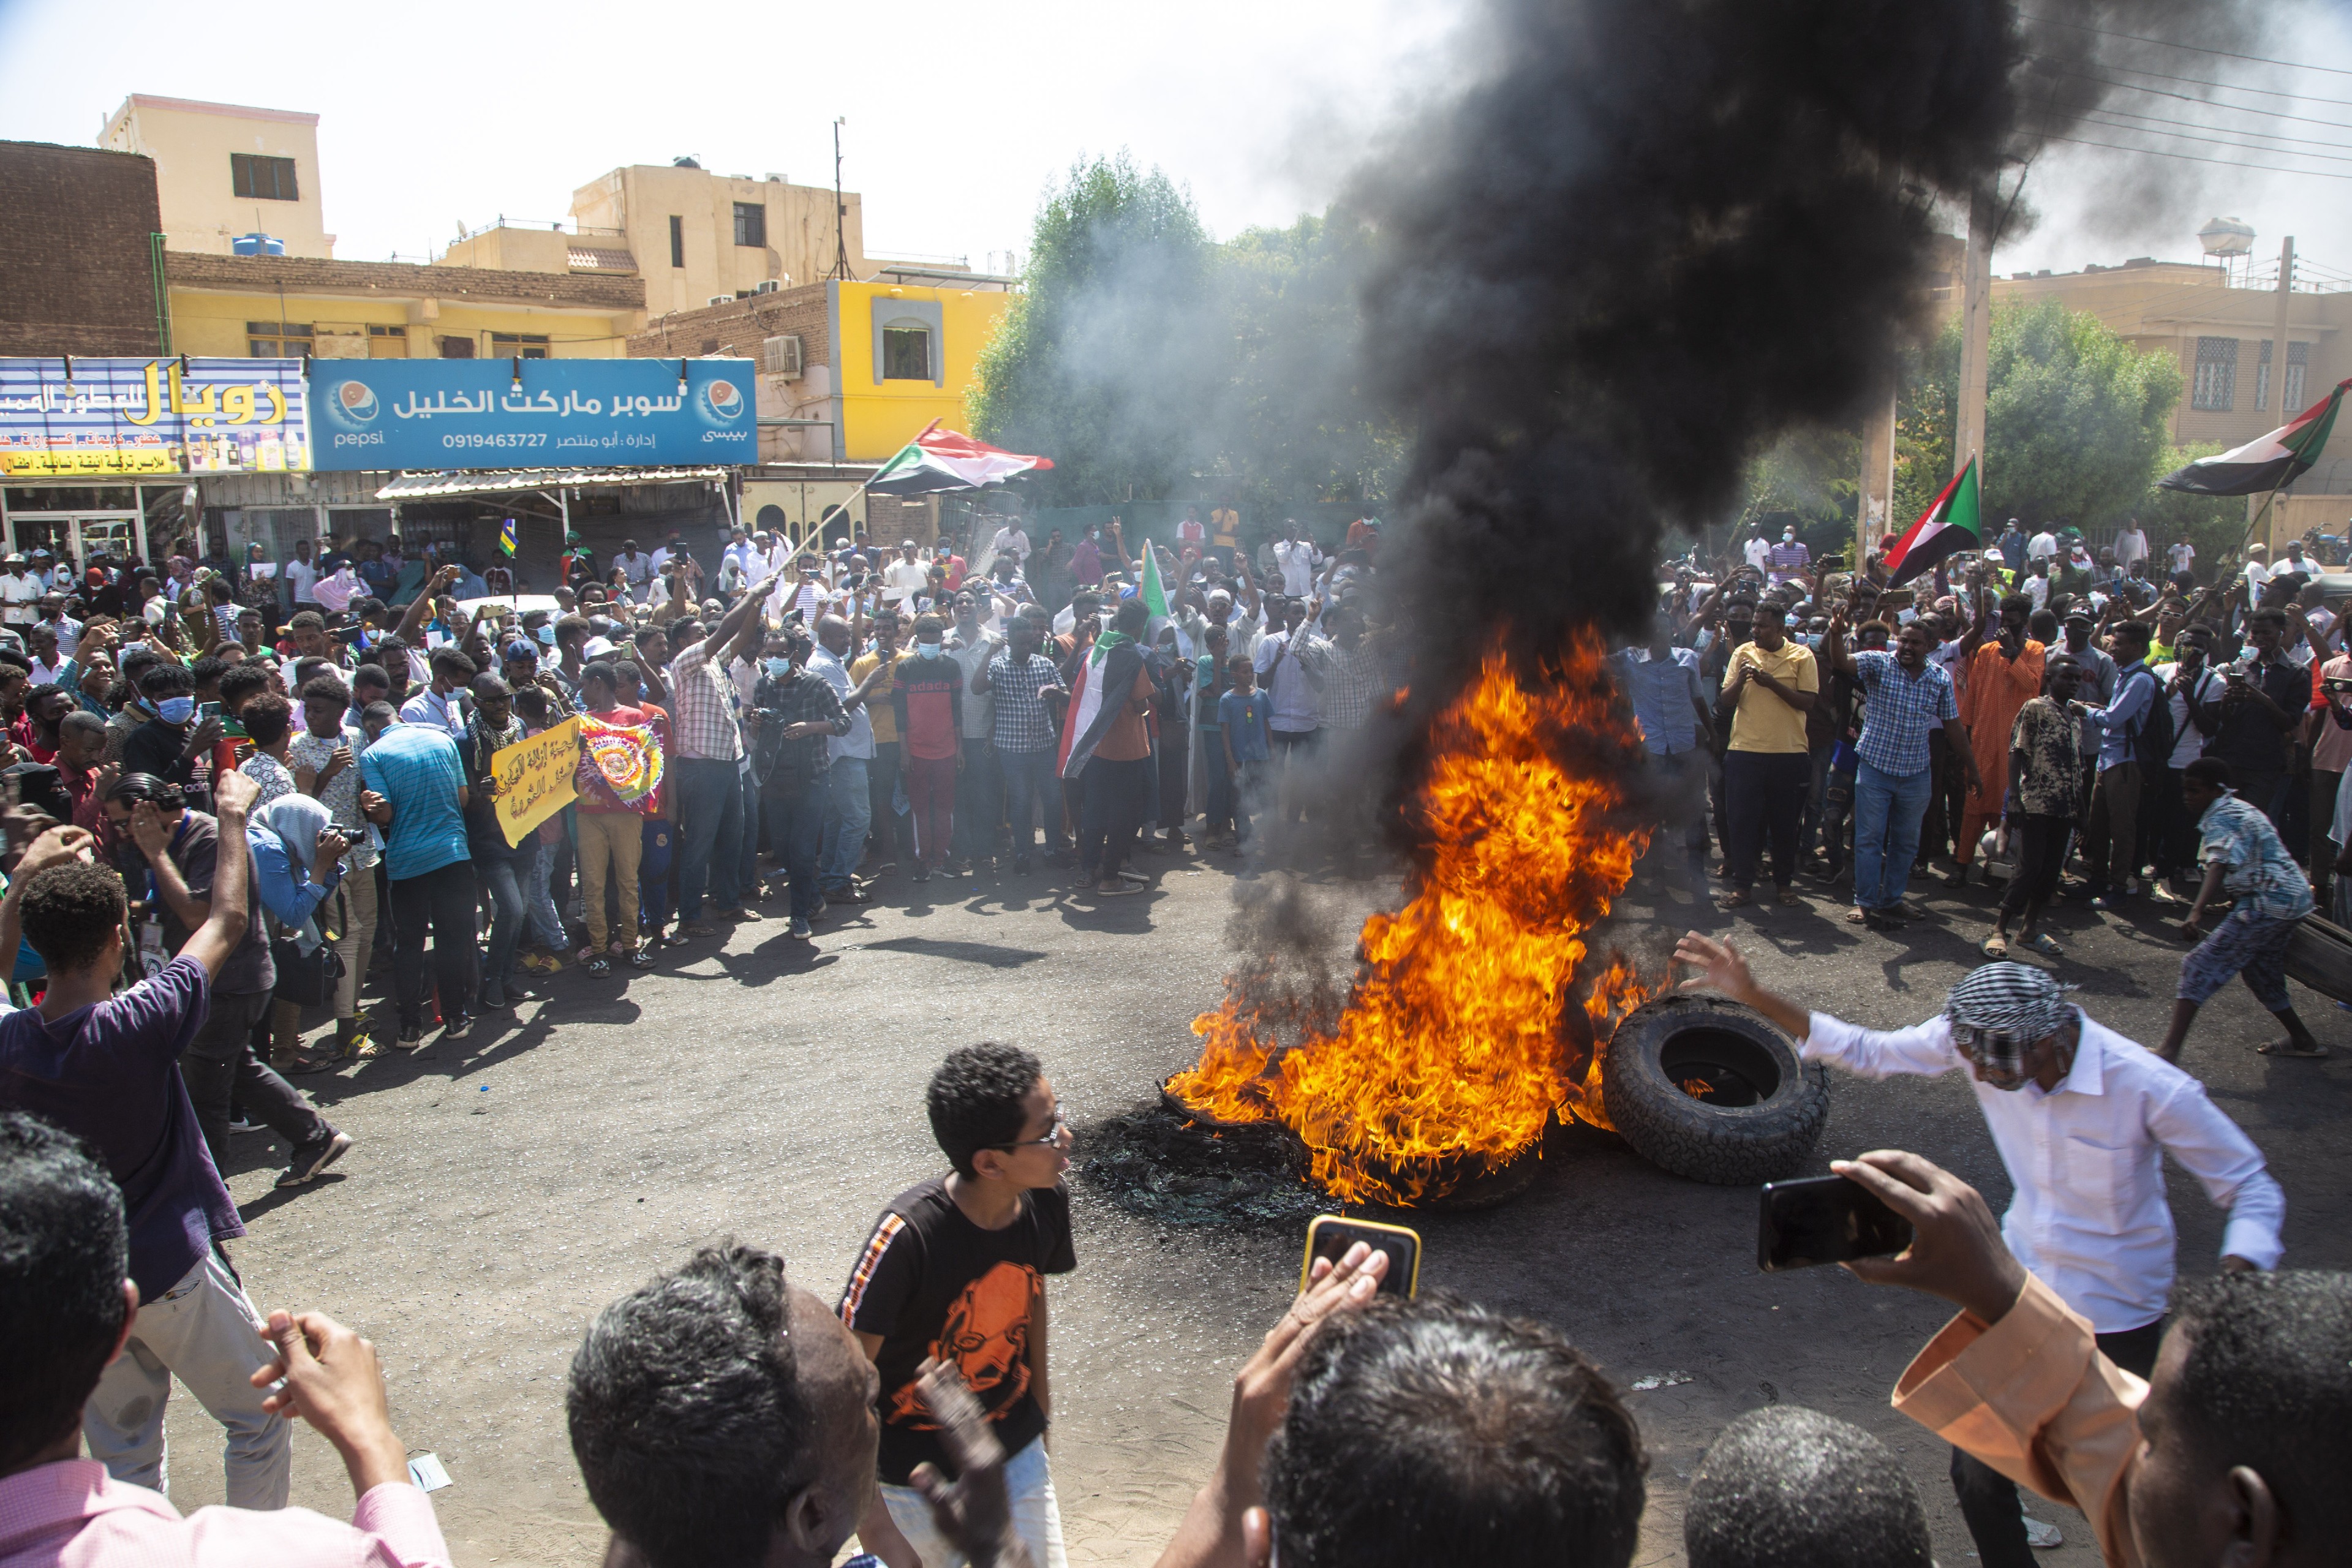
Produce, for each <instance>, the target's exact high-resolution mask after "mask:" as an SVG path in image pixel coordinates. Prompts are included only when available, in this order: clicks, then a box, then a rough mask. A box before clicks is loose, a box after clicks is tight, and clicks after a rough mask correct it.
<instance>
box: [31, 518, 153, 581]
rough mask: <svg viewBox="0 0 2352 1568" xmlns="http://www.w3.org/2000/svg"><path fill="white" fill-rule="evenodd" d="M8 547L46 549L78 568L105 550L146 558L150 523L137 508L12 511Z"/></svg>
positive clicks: (118, 556)
mask: <svg viewBox="0 0 2352 1568" xmlns="http://www.w3.org/2000/svg"><path fill="white" fill-rule="evenodd" d="M8 548H9V549H11V550H13V551H16V552H21V553H23V554H26V555H30V554H32V553H33V552H34V551H36V550H46V551H47V552H49V553H50V554H51V555H53V556H55V557H57V558H58V560H59V561H62V562H68V563H72V564H73V565H75V566H76V567H80V566H83V565H86V564H88V563H89V558H90V557H91V556H93V555H97V554H101V553H102V554H106V555H110V556H112V557H114V558H115V559H116V560H117V561H122V560H128V559H130V558H131V557H132V556H136V557H138V558H139V559H140V560H142V561H143V560H145V559H146V558H147V525H146V522H145V521H144V520H143V519H142V518H141V517H140V515H139V514H138V513H137V512H135V511H51V512H43V511H30V512H28V511H11V512H10V513H9V514H8Z"/></svg>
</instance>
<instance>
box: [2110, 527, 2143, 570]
mask: <svg viewBox="0 0 2352 1568" xmlns="http://www.w3.org/2000/svg"><path fill="white" fill-rule="evenodd" d="M2145 560H2147V533H2146V532H2144V531H2142V530H2141V528H2140V525H2139V519H2137V518H2136V517H2135V518H2132V519H2130V520H2129V521H2126V522H2125V524H2124V526H2123V531H2121V532H2119V533H2117V534H2116V565H2118V566H2129V565H2130V564H2131V563H2133V562H2135V561H2145Z"/></svg>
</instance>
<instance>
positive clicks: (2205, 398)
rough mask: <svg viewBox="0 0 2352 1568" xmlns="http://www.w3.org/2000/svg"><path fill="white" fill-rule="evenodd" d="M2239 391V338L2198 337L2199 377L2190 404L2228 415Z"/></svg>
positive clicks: (2190, 396) (2192, 388) (2192, 385)
mask: <svg viewBox="0 0 2352 1568" xmlns="http://www.w3.org/2000/svg"><path fill="white" fill-rule="evenodd" d="M2237 393H2238V340H2237V339H2235V338H2200V339H2198V340H2197V378H2196V380H2195V382H2194V383H2193V384H2191V387H2190V391H2189V406H2190V407H2191V408H2202V409H2207V410H2210V411H2211V412H2213V413H2217V414H2227V413H2228V412H2229V411H2230V409H2231V405H2233V404H2234V403H2235V402H2236V400H2237Z"/></svg>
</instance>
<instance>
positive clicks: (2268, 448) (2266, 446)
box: [2156, 378, 2352, 496]
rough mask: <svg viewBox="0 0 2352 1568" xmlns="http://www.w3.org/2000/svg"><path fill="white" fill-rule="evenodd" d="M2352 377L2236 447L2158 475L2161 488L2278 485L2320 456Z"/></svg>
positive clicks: (2244, 491) (2226, 490)
mask: <svg viewBox="0 0 2352 1568" xmlns="http://www.w3.org/2000/svg"><path fill="white" fill-rule="evenodd" d="M2347 386H2352V378H2347V379H2346V380H2343V381H2339V382H2337V383H2336V390H2335V391H2333V392H2331V393H2329V394H2328V395H2327V398H2326V402H2323V403H2315V404H2313V405H2311V406H2310V407H2308V408H2306V409H2305V410H2304V411H2303V412H2302V413H2300V414H2298V415H2296V416H2294V418H2293V419H2291V420H2289V421H2288V422H2287V423H2286V424H2284V425H2282V426H2279V427H2278V428H2277V429H2275V430H2273V431H2272V432H2271V433H2270V434H2269V435H2267V436H2262V437H2256V438H2255V439H2253V440H2252V441H2249V442H2247V443H2246V444H2245V445H2244V446H2242V447H2239V448H2238V449H2237V450H2236V451H2234V452H2221V453H2217V454H2215V455H2214V456H2212V457H2210V458H2198V459H2197V460H2196V461H2195V462H2193V463H2191V464H2189V466H2188V467H2187V468H2176V469H2174V470H2173V471H2172V472H2171V473H2168V474H2167V475H2165V476H2164V478H2162V479H2158V480H2157V481H2156V483H2157V488H2158V489H2168V490H2188V491H2189V492H2191V493H2192V494H2196V495H2200V496H2251V495H2259V494H2261V493H2262V492H2263V491H2264V490H2274V489H2278V488H2279V487H2280V486H2281V485H2284V484H2287V483H2289V482H2291V481H2292V480H2294V479H2295V478H2296V476H2298V475H2300V474H2301V473H2303V471H2304V470H2305V469H2306V468H2310V467H2311V465H2312V464H2314V463H2315V462H2317V461H2319V453H2320V449H2321V448H2322V447H2326V445H2327V436H2328V432H2329V431H2331V430H2333V429H2334V428H2335V427H2336V405H2339V404H2341V403H2342V402H2343V401H2344V389H2345V388H2346V387H2347Z"/></svg>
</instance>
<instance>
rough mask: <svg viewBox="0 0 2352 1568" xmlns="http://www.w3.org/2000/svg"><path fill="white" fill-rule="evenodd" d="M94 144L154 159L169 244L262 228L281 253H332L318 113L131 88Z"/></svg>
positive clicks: (216, 244)
mask: <svg viewBox="0 0 2352 1568" xmlns="http://www.w3.org/2000/svg"><path fill="white" fill-rule="evenodd" d="M98 144H99V145H100V146H101V147H107V148H111V149H113V150H114V151H116V152H118V153H142V154H144V155H145V156H147V157H149V158H152V159H153V160H154V163H155V194H156V196H157V198H158V202H159V204H160V205H161V207H162V209H163V232H164V234H165V235H166V236H168V238H167V239H166V240H165V242H164V243H165V244H166V246H167V247H169V248H171V249H173V250H184V251H191V252H201V253H203V254H205V255H211V256H226V255H229V254H230V249H229V241H230V239H231V237H234V236H236V235H242V234H253V233H262V234H267V235H268V236H269V237H272V238H273V239H278V240H280V241H282V242H284V244H285V247H286V254H287V255H288V256H308V257H319V258H325V257H331V256H332V255H334V253H335V237H334V236H333V235H331V234H329V233H328V232H327V229H326V223H325V220H324V218H323V217H322V216H321V208H320V205H319V117H318V116H317V115H315V114H299V113H296V112H294V111H292V110H284V109H243V108H239V107H237V106H236V105H235V104H227V103H200V102H197V101H195V100H192V99H184V98H157V97H153V96H152V95H151V94H148V93H143V92H134V93H132V94H131V96H130V97H129V98H126V99H124V100H122V107H121V108H120V109H118V110H115V111H114V113H113V114H112V115H111V116H110V118H109V119H108V120H107V122H106V129H105V130H104V131H103V132H100V135H99V141H98Z"/></svg>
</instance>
